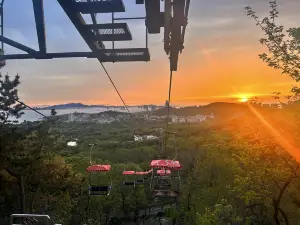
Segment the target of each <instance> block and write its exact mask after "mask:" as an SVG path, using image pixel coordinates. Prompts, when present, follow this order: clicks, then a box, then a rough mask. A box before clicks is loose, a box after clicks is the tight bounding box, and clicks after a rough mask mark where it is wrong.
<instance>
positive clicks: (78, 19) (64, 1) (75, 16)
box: [57, 0, 105, 51]
mask: <svg viewBox="0 0 300 225" xmlns="http://www.w3.org/2000/svg"><path fill="white" fill-rule="evenodd" d="M57 1H58V3H59V4H60V6H61V7H62V8H63V10H64V11H65V13H66V14H67V16H68V17H69V19H70V20H71V22H72V23H73V24H74V26H75V28H76V29H77V30H78V32H79V34H80V35H81V36H82V38H83V39H84V40H85V42H86V43H87V45H88V46H89V47H90V49H91V50H92V51H96V50H99V48H105V46H104V44H103V42H101V41H99V43H98V42H96V41H93V39H94V37H95V34H93V32H92V31H90V30H88V28H87V27H85V25H86V22H85V20H84V19H83V17H82V15H81V14H80V13H79V12H76V8H75V7H74V5H73V4H72V3H73V2H72V1H70V0H57Z"/></svg>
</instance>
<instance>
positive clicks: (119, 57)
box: [0, 48, 150, 62]
mask: <svg viewBox="0 0 300 225" xmlns="http://www.w3.org/2000/svg"><path fill="white" fill-rule="evenodd" d="M55 58H97V59H98V60H100V61H103V62H113V61H118V62H129V61H149V60H150V56H149V52H148V49H145V48H129V49H127V48H124V49H101V50H98V51H96V52H58V53H46V54H42V53H37V55H35V56H33V55H29V54H11V55H0V60H10V59H55Z"/></svg>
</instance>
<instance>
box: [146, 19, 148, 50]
mask: <svg viewBox="0 0 300 225" xmlns="http://www.w3.org/2000/svg"><path fill="white" fill-rule="evenodd" d="M145 24H146V48H148V27H147V19H145Z"/></svg>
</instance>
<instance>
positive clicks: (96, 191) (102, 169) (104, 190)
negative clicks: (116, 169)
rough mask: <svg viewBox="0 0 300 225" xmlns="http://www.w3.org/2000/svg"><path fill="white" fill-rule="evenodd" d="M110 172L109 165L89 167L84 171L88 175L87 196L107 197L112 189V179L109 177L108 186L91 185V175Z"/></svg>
mask: <svg viewBox="0 0 300 225" xmlns="http://www.w3.org/2000/svg"><path fill="white" fill-rule="evenodd" d="M110 170H111V166H110V165H91V166H89V167H88V168H87V169H86V171H87V172H88V173H89V190H88V194H89V195H94V196H95V195H96V196H97V195H109V194H110V191H111V189H112V179H111V175H109V180H110V184H109V185H97V186H95V185H92V180H91V173H108V172H109V171H110Z"/></svg>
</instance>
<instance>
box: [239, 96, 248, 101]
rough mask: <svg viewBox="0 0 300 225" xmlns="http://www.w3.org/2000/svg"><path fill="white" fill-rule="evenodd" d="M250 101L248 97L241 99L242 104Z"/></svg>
mask: <svg viewBox="0 0 300 225" xmlns="http://www.w3.org/2000/svg"><path fill="white" fill-rule="evenodd" d="M248 100H249V99H248V98H247V97H244V96H243V97H241V98H240V100H239V101H240V102H247V101H248Z"/></svg>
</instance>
